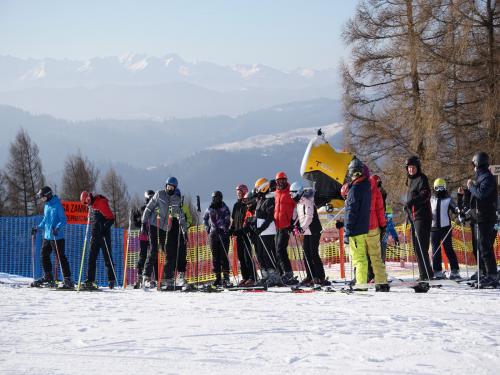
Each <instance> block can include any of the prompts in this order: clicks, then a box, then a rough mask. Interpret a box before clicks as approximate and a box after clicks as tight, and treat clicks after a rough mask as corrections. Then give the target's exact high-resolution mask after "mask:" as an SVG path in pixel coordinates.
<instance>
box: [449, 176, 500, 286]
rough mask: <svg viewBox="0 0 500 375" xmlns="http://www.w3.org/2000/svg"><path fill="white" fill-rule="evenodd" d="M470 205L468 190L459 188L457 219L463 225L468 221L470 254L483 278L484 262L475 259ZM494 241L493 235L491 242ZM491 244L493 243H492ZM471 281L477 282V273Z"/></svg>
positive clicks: (474, 219) (473, 226) (472, 214)
mask: <svg viewBox="0 0 500 375" xmlns="http://www.w3.org/2000/svg"><path fill="white" fill-rule="evenodd" d="M470 204H471V194H470V190H469V189H467V188H466V187H462V186H460V187H459V188H458V191H457V205H458V208H459V209H460V215H459V219H460V221H461V223H462V224H463V223H464V222H466V221H468V222H469V226H470V233H471V242H472V254H473V255H474V259H475V260H476V263H477V262H479V263H478V264H479V276H483V275H484V274H485V273H486V271H485V270H486V268H485V266H484V262H483V260H482V259H481V257H479V259H477V241H476V231H475V227H476V217H475V215H474V212H473V211H472V210H471V209H470ZM494 240H495V233H493V241H494ZM492 244H493V242H492ZM470 279H471V280H477V272H474V273H473V274H472V275H471V277H470Z"/></svg>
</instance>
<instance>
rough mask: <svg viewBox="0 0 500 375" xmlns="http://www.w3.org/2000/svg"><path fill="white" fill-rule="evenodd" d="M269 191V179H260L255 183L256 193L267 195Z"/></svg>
mask: <svg viewBox="0 0 500 375" xmlns="http://www.w3.org/2000/svg"><path fill="white" fill-rule="evenodd" d="M268 191H269V181H268V180H267V178H264V177H262V178H259V179H258V180H257V181H255V192H257V193H263V194H265V193H267V192H268Z"/></svg>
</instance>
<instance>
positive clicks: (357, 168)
mask: <svg viewBox="0 0 500 375" xmlns="http://www.w3.org/2000/svg"><path fill="white" fill-rule="evenodd" d="M363 168H364V164H363V162H362V161H361V160H359V159H358V158H356V157H354V159H352V160H351V162H350V163H349V166H348V167H347V174H348V176H349V178H350V179H351V180H353V179H355V178H357V177H359V176H361V175H363V170H364V169H363Z"/></svg>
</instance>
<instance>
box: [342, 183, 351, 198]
mask: <svg viewBox="0 0 500 375" xmlns="http://www.w3.org/2000/svg"><path fill="white" fill-rule="evenodd" d="M347 194H349V184H344V185H342V187H341V188H340V195H341V196H342V198H344V199H347Z"/></svg>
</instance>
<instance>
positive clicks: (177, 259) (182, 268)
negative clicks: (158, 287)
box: [163, 218, 186, 279]
mask: <svg viewBox="0 0 500 375" xmlns="http://www.w3.org/2000/svg"><path fill="white" fill-rule="evenodd" d="M166 251H167V259H166V262H165V266H164V269H163V272H164V278H165V279H172V278H174V277H175V276H176V275H175V273H176V272H186V241H185V240H184V234H183V233H182V230H181V229H180V226H179V220H178V219H177V218H172V224H171V227H170V230H169V231H168V234H167V247H166Z"/></svg>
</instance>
